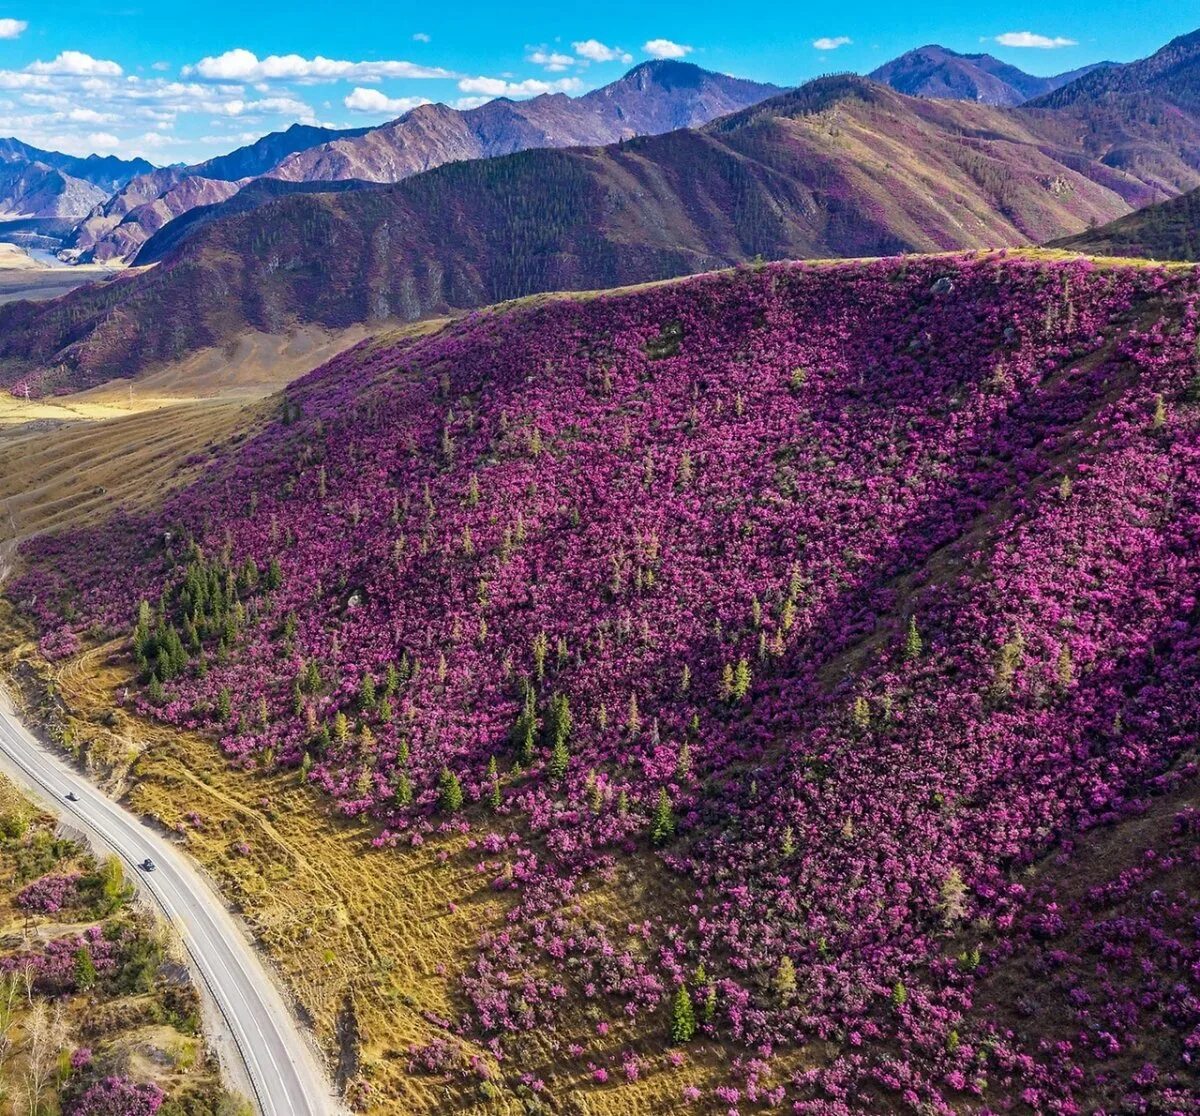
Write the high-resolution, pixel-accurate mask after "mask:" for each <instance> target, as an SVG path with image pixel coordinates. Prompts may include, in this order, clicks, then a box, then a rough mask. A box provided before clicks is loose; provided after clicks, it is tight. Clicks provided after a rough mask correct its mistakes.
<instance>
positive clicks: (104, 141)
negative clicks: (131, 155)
mask: <svg viewBox="0 0 1200 1116" xmlns="http://www.w3.org/2000/svg"><path fill="white" fill-rule="evenodd" d="M88 143H90V144H91V145H92V148H93V149H94V150H96V151H116V150H117V149H118V148H120V146H121V141H120V140H119V139H118V138H117V137H116V136H114V135H113V134H112V132H92V133H91V134H90V135H89V136H88Z"/></svg>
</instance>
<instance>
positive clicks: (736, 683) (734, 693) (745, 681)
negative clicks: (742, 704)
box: [730, 656, 751, 701]
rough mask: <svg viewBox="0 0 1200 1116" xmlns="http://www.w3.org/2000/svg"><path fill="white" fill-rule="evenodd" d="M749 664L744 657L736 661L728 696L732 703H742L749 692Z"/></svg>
mask: <svg viewBox="0 0 1200 1116" xmlns="http://www.w3.org/2000/svg"><path fill="white" fill-rule="evenodd" d="M750 682H751V674H750V663H749V662H748V661H747V660H746V657H745V656H742V658H740V659H738V661H737V666H736V667H734V669H733V689H732V690H731V691H730V696H731V697H732V699H733V700H734V701H742V700H744V699H745V697H746V695H747V694H748V693H749V692H750Z"/></svg>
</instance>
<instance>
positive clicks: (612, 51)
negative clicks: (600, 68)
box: [571, 39, 691, 63]
mask: <svg viewBox="0 0 1200 1116" xmlns="http://www.w3.org/2000/svg"><path fill="white" fill-rule="evenodd" d="M654 41H655V42H656V43H665V42H666V40H665V39H655V40H654ZM669 45H670V46H675V44H674V43H671V44H669ZM571 47H572V48H573V49H574V51H575V53H576V54H578V55H579V57H580V58H586V59H587V60H588V61H589V62H625V63H629V62H632V61H633V55H632V54H630V53H629V52H628V51H627V50H622V49H621V48H620V47H610V46H605V45H604V43H602V42H600V41H599V40H598V39H584V40H583V42H581V43H572V44H571ZM646 50H647V51H649V50H650V44H649V43H647V44H646ZM689 50H691V47H685V48H683V53H684V54H686V53H687V52H688V51H689ZM659 57H670V58H679V57H681V55H678V54H672V55H660V56H659Z"/></svg>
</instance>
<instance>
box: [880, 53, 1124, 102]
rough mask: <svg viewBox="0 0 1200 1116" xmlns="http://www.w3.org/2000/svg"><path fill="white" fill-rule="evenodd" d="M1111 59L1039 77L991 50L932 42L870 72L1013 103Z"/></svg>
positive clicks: (894, 81) (903, 83) (949, 95)
mask: <svg viewBox="0 0 1200 1116" xmlns="http://www.w3.org/2000/svg"><path fill="white" fill-rule="evenodd" d="M1113 64H1114V63H1111V62H1098V63H1094V64H1093V65H1091V66H1084V67H1082V68H1081V69H1078V70H1069V71H1068V72H1066V73H1062V74H1055V75H1054V76H1053V77H1037V76H1035V75H1033V74H1027V73H1025V71H1024V70H1020V69H1018V68H1017V67H1016V66H1012V65H1010V64H1009V63H1007V62H1001V61H1000V59H998V58H993V57H992V56H991V55H990V54H959V53H958V52H957V51H953V50H949V49H947V48H946V47H943V46H936V45H930V46H923V47H918V48H917V49H916V50H910V51H908V53H906V54H902V55H901V56H900V57H899V58H896V59H893V60H892V61H891V62H888V63H886V64H885V65H883V66H880V67H879V68H878V69H877V70H873V71H872V72H871V75H870V76H871V77H872V78H874V79H875V81H879V82H883V84H884V85H890V86H891V87H892V88H893V89H895V90H896V92H898V93H907V94H909V95H910V96H912V97H936V98H939V99H943V100H953V101H978V102H980V103H981V104H985V105H1002V106H1006V107H1009V108H1012V107H1013V106H1016V105H1020V104H1023V103H1024V102H1025V101H1029V100H1032V99H1033V98H1034V97H1040V96H1042V95H1044V94H1046V93H1049V92H1051V91H1053V90H1055V89H1058V88H1060V87H1061V86H1064V85H1068V84H1069V83H1071V82H1073V81H1075V79H1076V78H1079V77H1082V76H1083V75H1084V74H1086V73H1090V72H1091V71H1092V70H1095V69H1099V68H1102V67H1108V66H1112V65H1113Z"/></svg>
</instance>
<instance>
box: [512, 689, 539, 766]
mask: <svg viewBox="0 0 1200 1116" xmlns="http://www.w3.org/2000/svg"><path fill="white" fill-rule="evenodd" d="M537 725H538V719H537V705H536V699H535V697H534V692H533V687H532V686H530V685H528V684H526V686H525V694H524V697H523V698H522V700H521V712H520V713H518V714H517V720H516V723H515V724H514V725H513V730H512V743H513V747H514V748H515V749H516V753H517V759H518V760H519V761H520V763H521V764H522V766H525V767H528V766H529V765H530V764H531V763H532V762H533V756H534V747H535V744H536V741H537Z"/></svg>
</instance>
